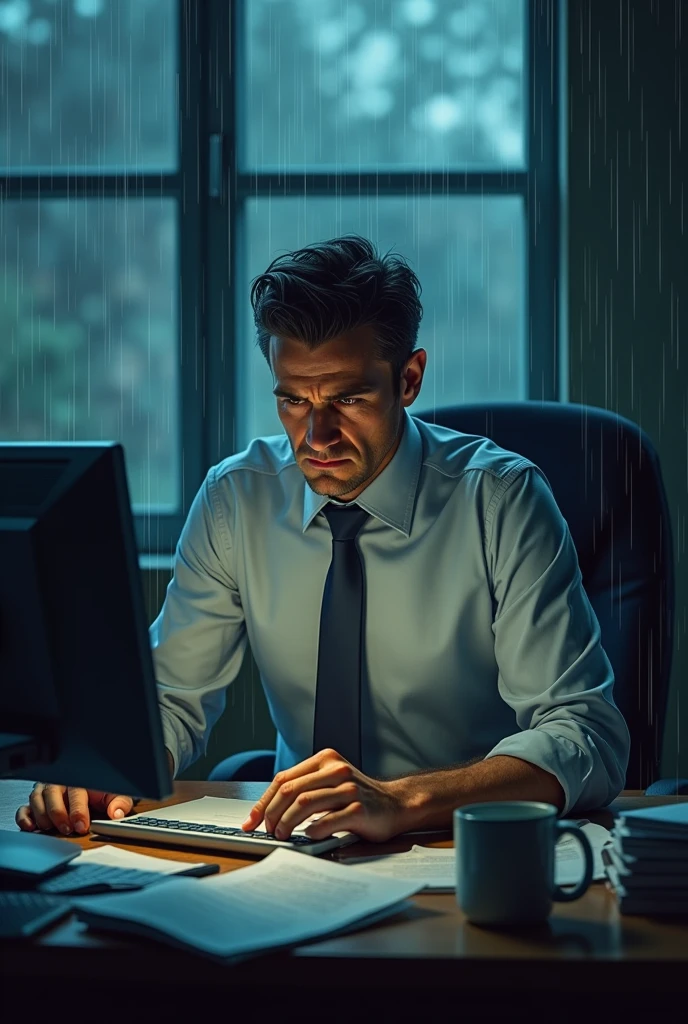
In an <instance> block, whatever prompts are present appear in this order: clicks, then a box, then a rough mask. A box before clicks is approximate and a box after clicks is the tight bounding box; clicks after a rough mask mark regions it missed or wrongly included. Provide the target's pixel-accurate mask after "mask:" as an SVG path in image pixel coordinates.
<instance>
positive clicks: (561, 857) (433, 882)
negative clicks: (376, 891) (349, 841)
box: [340, 822, 611, 892]
mask: <svg viewBox="0 0 688 1024" xmlns="http://www.w3.org/2000/svg"><path fill="white" fill-rule="evenodd" d="M581 831H582V832H585V834H586V836H587V837H588V839H589V840H590V845H591V846H592V852H593V868H594V870H593V879H601V878H604V877H605V871H604V864H603V863H602V856H601V851H602V847H603V846H605V845H606V844H607V843H610V842H611V835H610V833H609V832H608V831H607V829H606V828H603V827H602V826H601V825H595V824H593V823H592V822H587V823H586V824H585V825H583V826H582V828H581ZM340 863H341V864H344V865H346V866H347V867H348V866H349V865H351V866H352V867H355V868H357V869H359V868H360V869H362V870H364V871H367V872H369V873H370V872H374V873H376V874H378V875H382V876H384V877H386V878H398V879H403V880H404V881H406V880H408V881H410V882H411V881H413V882H417V883H418V884H419V885H420V886H421V888H422V889H425V890H427V891H428V892H454V890H455V888H456V853H455V850H454V848H453V847H449V848H448V847H440V848H439V849H438V848H435V847H427V846H413V847H412V848H411V849H410V850H409V851H408V852H407V853H390V854H387V855H385V856H382V857H375V856H371V857H346V856H343V857H341V858H340ZM584 864H585V862H584V860H583V853H582V851H581V848H580V844H579V843H577V842H576V840H575V839H574V838H573V837H571V836H569V835H565V836H562V837H561V839H560V840H559V842H558V843H557V845H556V851H555V862H554V867H555V882H556V884H557V885H575V884H576V882H578V881H579V880H580V879H581V878H582V877H583V869H584Z"/></svg>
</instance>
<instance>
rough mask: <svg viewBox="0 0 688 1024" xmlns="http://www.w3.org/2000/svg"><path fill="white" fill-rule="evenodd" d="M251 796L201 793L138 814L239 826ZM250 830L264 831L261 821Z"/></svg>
mask: <svg viewBox="0 0 688 1024" xmlns="http://www.w3.org/2000/svg"><path fill="white" fill-rule="evenodd" d="M255 804H256V801H255V800H230V799H229V798H226V797H221V796H202V797H200V798H199V799H198V800H186V801H185V802H184V803H181V804H173V805H172V806H171V807H161V808H159V809H156V811H155V812H153V811H146V812H144V813H142V815H141V817H150V816H151V815H152V814H153V813H154V814H155V817H156V818H164V819H165V820H166V821H195V822H198V824H199V825H224V826H225V827H226V828H239V827H240V826H241V825H243V823H244V822H245V821H246V819H247V818H248V815H249V812H250V810H251V808H252V807H255ZM324 813H326V812H321V813H320V814H312V815H311V816H310V818H307V819H306V820H305V821H302V822H301V824H300V825H297V826H296V828H295V829H293V831H294V832H295V833H297V834H298V833H301V832H305V831H306V829H307V828H308V826H309V825H310V824H311V823H312V822H314V821H317V819H318V818H321V817H322V816H323V814H324ZM137 817H138V815H136V814H132V815H131V816H130V817H129V818H127V821H136V818H137ZM253 831H254V832H265V831H266V829H265V822H264V821H262V822H261V823H260V825H257V826H256V827H255V829H254V830H253ZM334 835H336V836H346V835H349V833H348V832H335V833H334Z"/></svg>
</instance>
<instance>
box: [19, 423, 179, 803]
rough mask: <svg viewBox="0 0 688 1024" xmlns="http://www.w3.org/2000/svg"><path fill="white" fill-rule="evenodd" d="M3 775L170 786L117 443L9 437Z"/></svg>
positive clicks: (157, 793) (146, 792) (135, 788)
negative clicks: (11, 440)
mask: <svg viewBox="0 0 688 1024" xmlns="http://www.w3.org/2000/svg"><path fill="white" fill-rule="evenodd" d="M0 776H4V777H14V778H20V779H34V780H39V781H41V782H56V783H61V784H63V785H70V786H82V787H85V788H87V789H97V790H104V791H106V792H109V793H123V794H127V795H130V796H134V797H137V796H142V797H148V798H151V799H156V800H159V799H163V798H165V797H167V796H169V795H170V793H171V792H172V781H171V778H170V772H169V766H168V763H167V756H166V754H165V748H164V743H163V733H162V723H161V719H160V710H159V707H158V701H157V692H156V682H155V674H154V669H153V658H152V654H151V648H150V642H149V638H148V624H147V618H146V613H145V608H144V601H143V592H142V587H141V577H140V571H139V565H138V556H137V549H136V541H135V535H134V524H133V519H132V513H131V506H130V503H129V490H128V486H127V478H126V472H125V461H124V451H123V448H122V446H121V445H120V444H118V443H116V442H92V443H50V444H43V443H21V442H17V443H7V444H0Z"/></svg>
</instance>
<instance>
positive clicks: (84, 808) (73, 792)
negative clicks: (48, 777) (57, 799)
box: [67, 786, 91, 835]
mask: <svg viewBox="0 0 688 1024" xmlns="http://www.w3.org/2000/svg"><path fill="white" fill-rule="evenodd" d="M67 800H68V802H69V820H70V822H71V823H72V828H73V830H74V831H75V832H78V833H79V835H84V833H85V832H88V829H89V825H90V824H91V817H90V815H89V812H88V790H86V789H79V788H78V787H76V786H69V787H68V789H67Z"/></svg>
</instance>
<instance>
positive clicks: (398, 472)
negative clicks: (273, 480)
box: [303, 409, 423, 537]
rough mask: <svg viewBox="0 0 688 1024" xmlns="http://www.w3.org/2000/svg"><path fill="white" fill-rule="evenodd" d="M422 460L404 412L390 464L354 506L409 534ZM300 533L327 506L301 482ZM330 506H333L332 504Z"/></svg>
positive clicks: (416, 433) (419, 443)
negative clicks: (301, 520)
mask: <svg viewBox="0 0 688 1024" xmlns="http://www.w3.org/2000/svg"><path fill="white" fill-rule="evenodd" d="M422 460H423V441H422V439H421V436H420V432H419V430H418V427H417V426H416V424H415V422H414V420H413V419H412V417H411V416H410V415H409V413H408V411H407V410H406V409H404V431H403V434H402V436H401V441H400V442H399V447H398V448H397V450H396V451H395V453H394V456H393V458H392V461H391V462H390V463H388V464H387V465H386V466H385V468H384V469H383V470H382V472H381V473H380V475H379V476H376V477H375V479H374V480H373V482H372V483H371V484H368V486H367V487H366V488H365V490H363V491H361V494H360V495H359V497H358V498H356V504H357V505H360V507H361V508H363V509H365V510H366V512H369V513H370V514H371V515H372V516H375V517H376V519H380V520H381V521H382V522H383V523H387V525H388V526H393V527H394V529H395V530H399V532H400V533H403V534H404V536H406V537H409V536H410V534H411V523H412V520H413V510H414V508H415V505H416V501H415V498H416V493H417V489H418V481H419V479H420V467H421V463H422ZM303 486H304V500H303V532H304V533H305V532H306V529H307V527H308V526H309V525H310V523H311V522H312V521H313V519H314V518H315V516H317V515H318V513H319V512H320V511H321V510H322V508H323V507H324V506H325V505H327V503H328V502H329V500H330V499H329V498H328V497H327V495H326V494H316V493H315V491H313V490H311V488H310V487H309V486H308V484H307V483H306V482H305V480H304V484H303ZM333 504H335V505H336V504H337V503H336V502H333Z"/></svg>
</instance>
